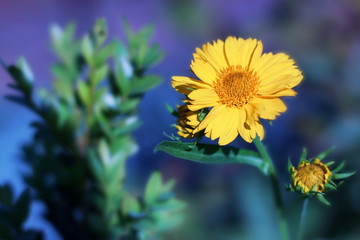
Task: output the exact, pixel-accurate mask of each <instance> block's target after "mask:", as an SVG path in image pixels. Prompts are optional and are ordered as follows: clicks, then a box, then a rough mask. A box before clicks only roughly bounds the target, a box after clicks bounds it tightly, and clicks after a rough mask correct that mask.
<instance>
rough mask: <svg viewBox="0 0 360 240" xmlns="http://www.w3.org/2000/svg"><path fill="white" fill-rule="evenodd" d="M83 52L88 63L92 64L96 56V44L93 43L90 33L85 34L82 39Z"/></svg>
mask: <svg viewBox="0 0 360 240" xmlns="http://www.w3.org/2000/svg"><path fill="white" fill-rule="evenodd" d="M81 52H82V54H83V56H84V58H85V61H86V62H87V64H89V66H92V65H93V57H94V46H93V45H92V42H91V40H90V37H89V36H88V35H85V36H84V37H83V39H82V41H81Z"/></svg>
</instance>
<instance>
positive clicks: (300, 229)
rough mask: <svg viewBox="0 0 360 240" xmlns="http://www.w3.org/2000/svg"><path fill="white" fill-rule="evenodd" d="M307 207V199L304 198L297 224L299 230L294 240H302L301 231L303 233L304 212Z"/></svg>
mask: <svg viewBox="0 0 360 240" xmlns="http://www.w3.org/2000/svg"><path fill="white" fill-rule="evenodd" d="M308 205H309V198H306V199H305V200H304V204H303V207H302V210H301V216H300V222H299V230H298V234H297V237H296V240H301V239H303V235H304V233H303V231H304V224H305V217H306V211H307V207H308Z"/></svg>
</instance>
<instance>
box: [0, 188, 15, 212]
mask: <svg viewBox="0 0 360 240" xmlns="http://www.w3.org/2000/svg"><path fill="white" fill-rule="evenodd" d="M12 202H13V191H12V189H11V187H10V185H9V184H5V185H3V186H0V204H1V205H5V206H8V207H10V206H11V205H12Z"/></svg>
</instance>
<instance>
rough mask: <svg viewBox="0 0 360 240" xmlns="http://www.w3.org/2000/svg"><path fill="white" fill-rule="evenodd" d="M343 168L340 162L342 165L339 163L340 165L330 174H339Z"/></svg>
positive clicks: (343, 164)
mask: <svg viewBox="0 0 360 240" xmlns="http://www.w3.org/2000/svg"><path fill="white" fill-rule="evenodd" d="M344 166H345V162H342V163H340V165H339V166H337V167H336V168H335V169H334V170H332V171H331V172H332V173H338V172H340V171H341V170H342V169H343V167H344Z"/></svg>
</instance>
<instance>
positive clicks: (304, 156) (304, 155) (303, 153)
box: [299, 148, 307, 163]
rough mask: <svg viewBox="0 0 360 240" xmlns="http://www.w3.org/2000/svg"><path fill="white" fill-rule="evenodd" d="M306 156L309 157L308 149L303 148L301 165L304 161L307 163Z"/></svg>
mask: <svg viewBox="0 0 360 240" xmlns="http://www.w3.org/2000/svg"><path fill="white" fill-rule="evenodd" d="M306 156H307V150H306V148H303V150H302V153H301V157H300V161H299V163H301V162H302V161H305V160H306Z"/></svg>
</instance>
